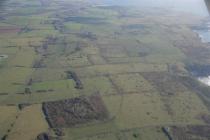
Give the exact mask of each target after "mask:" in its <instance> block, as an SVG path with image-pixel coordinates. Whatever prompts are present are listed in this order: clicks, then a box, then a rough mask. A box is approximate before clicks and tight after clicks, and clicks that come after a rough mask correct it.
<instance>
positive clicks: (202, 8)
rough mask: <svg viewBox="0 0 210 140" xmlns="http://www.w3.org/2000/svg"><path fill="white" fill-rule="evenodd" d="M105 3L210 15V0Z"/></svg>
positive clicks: (116, 0)
mask: <svg viewBox="0 0 210 140" xmlns="http://www.w3.org/2000/svg"><path fill="white" fill-rule="evenodd" d="M102 2H103V4H105V5H120V6H136V7H139V8H141V7H146V8H166V9H170V10H175V11H182V12H187V13H191V14H194V15H198V16H208V15H209V13H208V6H209V0H102Z"/></svg>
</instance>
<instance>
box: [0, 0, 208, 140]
mask: <svg viewBox="0 0 210 140" xmlns="http://www.w3.org/2000/svg"><path fill="white" fill-rule="evenodd" d="M96 3H97V2H96ZM96 3H94V4H93V5H91V4H90V3H89V2H87V1H82V0H81V1H80V0H78V1H76V0H64V1H59V0H37V1H30V0H8V1H6V2H5V3H4V5H5V9H0V139H1V140H34V139H37V140H41V139H39V138H38V137H37V136H40V134H43V133H44V134H46V135H47V136H49V137H51V139H52V140H169V138H168V136H167V135H166V134H165V132H164V128H167V130H168V133H169V134H170V135H171V136H172V137H174V138H175V140H176V139H177V137H178V136H177V134H178V135H181V137H182V133H181V132H180V133H178V132H179V131H183V132H185V131H186V132H188V129H189V132H190V131H192V130H191V127H189V126H194V127H195V128H197V127H198V126H199V127H200V126H202V127H205V128H206V129H207V130H210V127H209V125H210V96H209V95H208V93H209V91H210V89H209V87H207V86H205V85H203V84H201V83H199V82H198V81H197V80H196V79H195V78H194V77H192V75H191V74H190V71H188V69H186V66H188V65H191V64H193V65H203V64H204V63H205V64H206V65H210V51H209V50H208V48H207V46H208V45H209V44H205V43H202V42H201V39H200V38H199V37H198V35H197V34H196V33H195V32H193V31H192V30H191V27H192V26H196V25H200V24H201V21H202V20H203V18H201V17H198V16H193V15H188V14H184V13H182V12H175V11H168V12H167V13H164V14H160V13H162V12H164V10H163V9H156V11H154V9H153V10H148V9H144V8H143V9H138V8H134V7H121V6H116V7H115V6H98V5H97V4H96ZM0 6H1V5H0ZM70 7H71V8H70ZM11 9H12V10H11ZM180 17H182V18H180ZM198 83H199V84H198ZM93 95H98V96H97V98H96V97H95V98H96V99H98V100H96V99H95V98H94V97H92V96H93ZM85 97H90V98H91V97H92V98H93V99H90V101H92V102H94V103H95V104H97V105H98V106H93V104H94V103H93V104H91V103H90V105H89V104H88V103H89V102H88V101H89V100H88V101H87V102H85V103H84V104H85V105H86V106H85V107H86V109H89V108H88V107H93V108H92V110H94V109H95V110H96V112H95V113H96V114H97V111H98V110H99V112H100V111H101V110H103V111H104V112H105V113H107V114H108V117H106V118H105V119H104V120H100V119H98V118H97V117H95V118H94V119H93V118H91V116H85V113H87V112H85V111H86V110H85V109H84V108H85V107H84V108H83V106H84V104H82V105H83V106H82V105H81V104H79V103H78V102H79V101H75V103H74V104H73V105H72V106H68V108H65V106H64V107H63V108H64V110H66V111H64V112H62V113H63V114H62V115H64V116H65V115H66V114H68V113H69V112H68V109H69V108H72V107H75V109H73V110H75V112H77V111H78V112H79V113H78V114H76V115H78V116H79V117H78V118H79V119H78V120H75V121H78V122H77V123H78V124H76V125H72V124H68V126H65V127H52V125H51V124H50V123H49V120H48V119H49V118H50V117H55V118H53V119H55V120H56V121H57V122H56V123H57V124H59V123H60V124H63V123H64V122H65V121H68V119H67V120H65V119H66V118H62V116H59V113H58V114H56V113H57V112H56V111H54V113H55V114H53V115H52V114H51V115H52V116H48V115H49V114H48V112H46V111H45V110H44V108H43V106H44V104H45V103H51V102H53V101H58V102H59V101H66V102H68V101H71V99H75V100H79V99H83V98H85ZM99 99H100V100H99ZM88 105H89V106H88ZM103 105H104V106H105V107H104V108H105V109H104V108H103ZM81 106H82V107H81ZM54 107H55V108H56V107H58V110H59V108H60V109H61V108H62V106H61V105H60V106H59V105H57V106H56V105H55V106H54ZM55 108H53V107H52V109H55ZM63 108H62V109H63ZM77 109H78V110H77ZM100 109H101V110H100ZM52 112H53V111H52ZM75 112H73V113H72V112H71V113H69V114H68V115H69V116H67V118H71V117H72V116H71V115H72V114H73V115H75V114H74V113H75ZM97 115H98V114H97ZM99 116H100V114H99ZM83 117H84V118H85V119H90V120H89V121H88V122H87V121H84V120H82V119H84V118H83ZM80 121H81V122H80ZM174 127H176V129H177V130H176V129H175V128H174ZM193 130H194V129H193ZM196 130H197V129H196ZM186 135H187V136H186V137H187V138H189V137H190V138H192V137H196V138H198V137H199V138H201V139H202V140H208V139H209V138H208V137H207V136H206V135H207V134H206V133H205V134H203V135H202V134H201V133H198V132H197V131H196V132H194V131H193V132H192V133H189V134H188V133H187V134H186ZM183 137H184V134H183ZM51 139H50V140H51ZM177 140H178V139H177ZM186 140H188V139H186ZM189 140H190V139H189Z"/></svg>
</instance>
